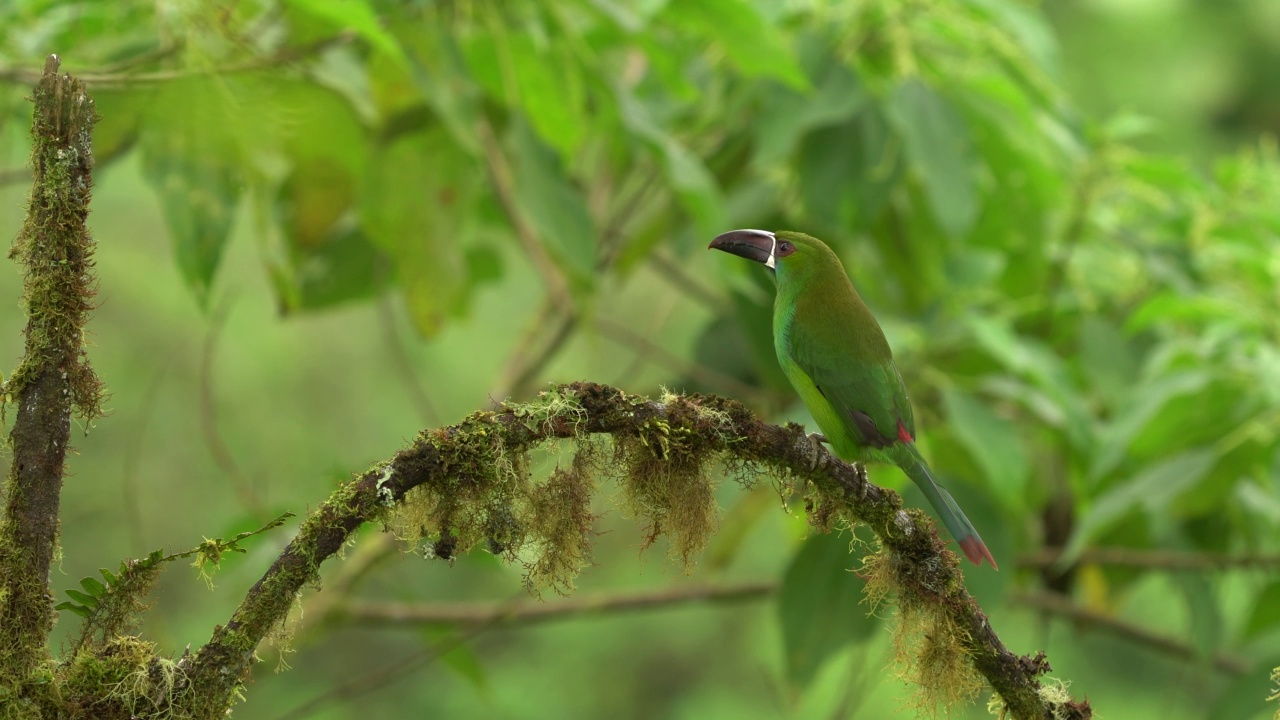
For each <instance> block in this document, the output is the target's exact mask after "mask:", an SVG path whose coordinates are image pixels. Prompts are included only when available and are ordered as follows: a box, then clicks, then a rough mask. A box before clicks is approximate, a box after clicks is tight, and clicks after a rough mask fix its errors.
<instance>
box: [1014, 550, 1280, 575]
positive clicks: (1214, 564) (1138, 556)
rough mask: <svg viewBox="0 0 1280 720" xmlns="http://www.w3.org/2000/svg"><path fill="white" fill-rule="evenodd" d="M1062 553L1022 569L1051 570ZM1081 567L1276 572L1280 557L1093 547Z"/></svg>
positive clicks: (1024, 561) (1049, 553)
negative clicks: (1108, 566)
mask: <svg viewBox="0 0 1280 720" xmlns="http://www.w3.org/2000/svg"><path fill="white" fill-rule="evenodd" d="M1061 555H1062V551H1061V549H1057V548H1041V549H1040V550H1037V551H1036V552H1033V553H1027V554H1024V555H1022V556H1020V557H1019V558H1018V561H1017V562H1018V566H1019V567H1027V568H1043V567H1051V566H1053V565H1055V564H1056V563H1057V562H1058V558H1059V557H1061ZM1076 562H1077V563H1079V564H1082V565H1114V566H1120V567H1136V568H1149V569H1155V570H1201V571H1215V570H1242V569H1253V570H1274V569H1276V568H1280V555H1277V554H1275V553H1237V554H1232V553H1213V552H1185V551H1178V550H1143V549H1139V548H1121V547H1111V548H1090V549H1087V550H1084V551H1082V552H1081V553H1080V555H1079V556H1078V557H1077V559H1076Z"/></svg>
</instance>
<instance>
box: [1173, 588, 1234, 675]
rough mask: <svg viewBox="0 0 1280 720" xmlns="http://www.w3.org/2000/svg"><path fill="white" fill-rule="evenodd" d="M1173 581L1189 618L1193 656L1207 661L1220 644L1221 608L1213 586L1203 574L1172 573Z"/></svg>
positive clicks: (1221, 632)
mask: <svg viewBox="0 0 1280 720" xmlns="http://www.w3.org/2000/svg"><path fill="white" fill-rule="evenodd" d="M1174 582H1175V583H1177V584H1178V587H1179V588H1181V590H1182V594H1183V597H1184V598H1185V599H1186V602H1187V610H1188V611H1189V612H1190V615H1191V630H1190V633H1189V634H1190V639H1191V642H1192V645H1193V647H1195V649H1196V654H1197V655H1198V656H1199V657H1200V658H1201V659H1206V658H1208V657H1209V656H1210V655H1211V654H1212V653H1213V651H1214V650H1216V649H1217V647H1218V646H1219V645H1220V644H1221V642H1222V636H1223V621H1222V608H1221V607H1220V606H1219V603H1218V598H1217V596H1216V595H1215V594H1214V591H1213V586H1212V585H1211V584H1210V583H1209V579H1208V578H1206V577H1205V576H1204V575H1199V574H1195V573H1175V574H1174Z"/></svg>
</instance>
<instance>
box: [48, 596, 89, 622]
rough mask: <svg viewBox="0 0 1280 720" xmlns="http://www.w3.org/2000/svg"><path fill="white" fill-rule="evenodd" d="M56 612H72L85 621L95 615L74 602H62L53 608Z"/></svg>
mask: <svg viewBox="0 0 1280 720" xmlns="http://www.w3.org/2000/svg"><path fill="white" fill-rule="evenodd" d="M53 609H54V610H70V611H71V612H73V613H75V614H77V615H79V616H80V617H82V618H84V619H86V620H87V619H89V618H90V617H91V616H92V615H93V611H92V610H90V609H89V608H87V607H85V606H83V605H77V604H75V603H73V602H66V601H64V602H60V603H58V604H57V605H54V606H53Z"/></svg>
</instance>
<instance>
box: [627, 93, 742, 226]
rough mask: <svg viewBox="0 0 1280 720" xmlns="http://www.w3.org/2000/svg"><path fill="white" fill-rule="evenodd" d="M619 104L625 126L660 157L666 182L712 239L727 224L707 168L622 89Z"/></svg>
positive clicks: (713, 179)
mask: <svg viewBox="0 0 1280 720" xmlns="http://www.w3.org/2000/svg"><path fill="white" fill-rule="evenodd" d="M617 102H618V110H619V112H620V113H621V117H622V122H623V125H625V126H626V128H627V129H628V130H629V131H631V133H632V134H634V135H635V136H636V137H638V138H640V139H641V140H643V141H645V142H646V143H648V144H649V145H650V146H651V147H653V148H654V149H655V150H656V151H657V152H658V153H659V155H661V157H662V160H663V170H664V171H665V174H666V178H667V181H668V182H670V183H671V186H672V187H673V188H674V189H675V191H676V196H677V197H678V198H679V199H680V202H681V204H683V205H684V207H685V209H686V210H687V211H688V212H689V214H690V215H692V216H693V218H694V220H695V221H696V222H697V226H698V227H697V230H698V233H699V234H700V235H702V236H704V237H711V236H713V235H715V234H716V233H717V232H721V230H720V228H722V227H723V226H724V224H725V210H724V200H723V198H722V197H721V195H720V189H719V188H718V187H717V185H716V181H715V178H714V177H712V175H711V172H710V171H709V170H707V167H706V165H704V164H703V163H702V161H701V160H699V159H698V158H697V157H696V156H694V155H693V154H692V153H690V152H689V150H688V149H687V148H685V147H684V146H683V145H681V144H680V143H679V142H678V141H676V139H675V138H673V137H671V136H670V135H669V134H667V132H666V131H665V130H663V129H662V128H661V127H660V126H659V125H658V124H657V123H656V122H655V121H654V120H653V117H652V116H651V114H650V112H649V110H648V108H646V107H645V106H644V105H643V104H641V102H640V101H639V100H638V99H636V98H635V97H634V96H633V95H631V94H630V92H629V91H627V90H625V89H622V88H619V89H618V92H617Z"/></svg>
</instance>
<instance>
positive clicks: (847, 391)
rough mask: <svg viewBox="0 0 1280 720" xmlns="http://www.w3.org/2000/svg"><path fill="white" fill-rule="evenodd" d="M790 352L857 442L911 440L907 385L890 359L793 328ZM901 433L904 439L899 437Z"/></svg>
mask: <svg viewBox="0 0 1280 720" xmlns="http://www.w3.org/2000/svg"><path fill="white" fill-rule="evenodd" d="M789 345H790V347H789V348H788V351H789V353H788V354H789V355H790V356H791V358H792V360H794V361H795V363H796V365H797V366H799V368H800V369H801V370H803V371H804V373H805V375H807V376H808V377H809V379H810V381H811V382H812V383H813V384H814V386H815V387H816V388H817V390H818V392H819V393H821V395H822V397H823V398H825V399H826V401H827V402H828V403H830V404H831V406H832V409H833V410H835V414H836V415H837V417H838V418H839V421H840V423H841V425H843V426H844V428H845V430H846V431H847V432H848V433H849V435H850V437H851V438H852V439H853V440H854V441H855V444H857V445H860V446H865V447H872V448H882V447H886V446H889V445H892V444H893V443H895V442H898V441H899V440H904V439H905V440H907V441H908V442H909V441H910V440H912V439H914V436H915V422H914V420H913V418H912V413H911V403H910V402H908V401H907V391H906V387H905V386H904V385H903V383H902V376H901V375H900V374H899V373H898V368H897V366H896V365H895V364H894V362H893V359H892V358H885V359H884V360H883V361H875V360H866V359H862V358H859V357H858V353H856V352H855V351H853V350H851V349H849V348H841V347H837V346H835V345H836V344H833V343H823V342H821V341H820V340H818V338H816V337H813V336H812V334H811V333H806V332H805V331H804V329H803V328H802V327H793V328H792V335H791V342H790V343H789ZM904 434H905V436H906V437H905V438H904V437H903V435H904Z"/></svg>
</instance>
